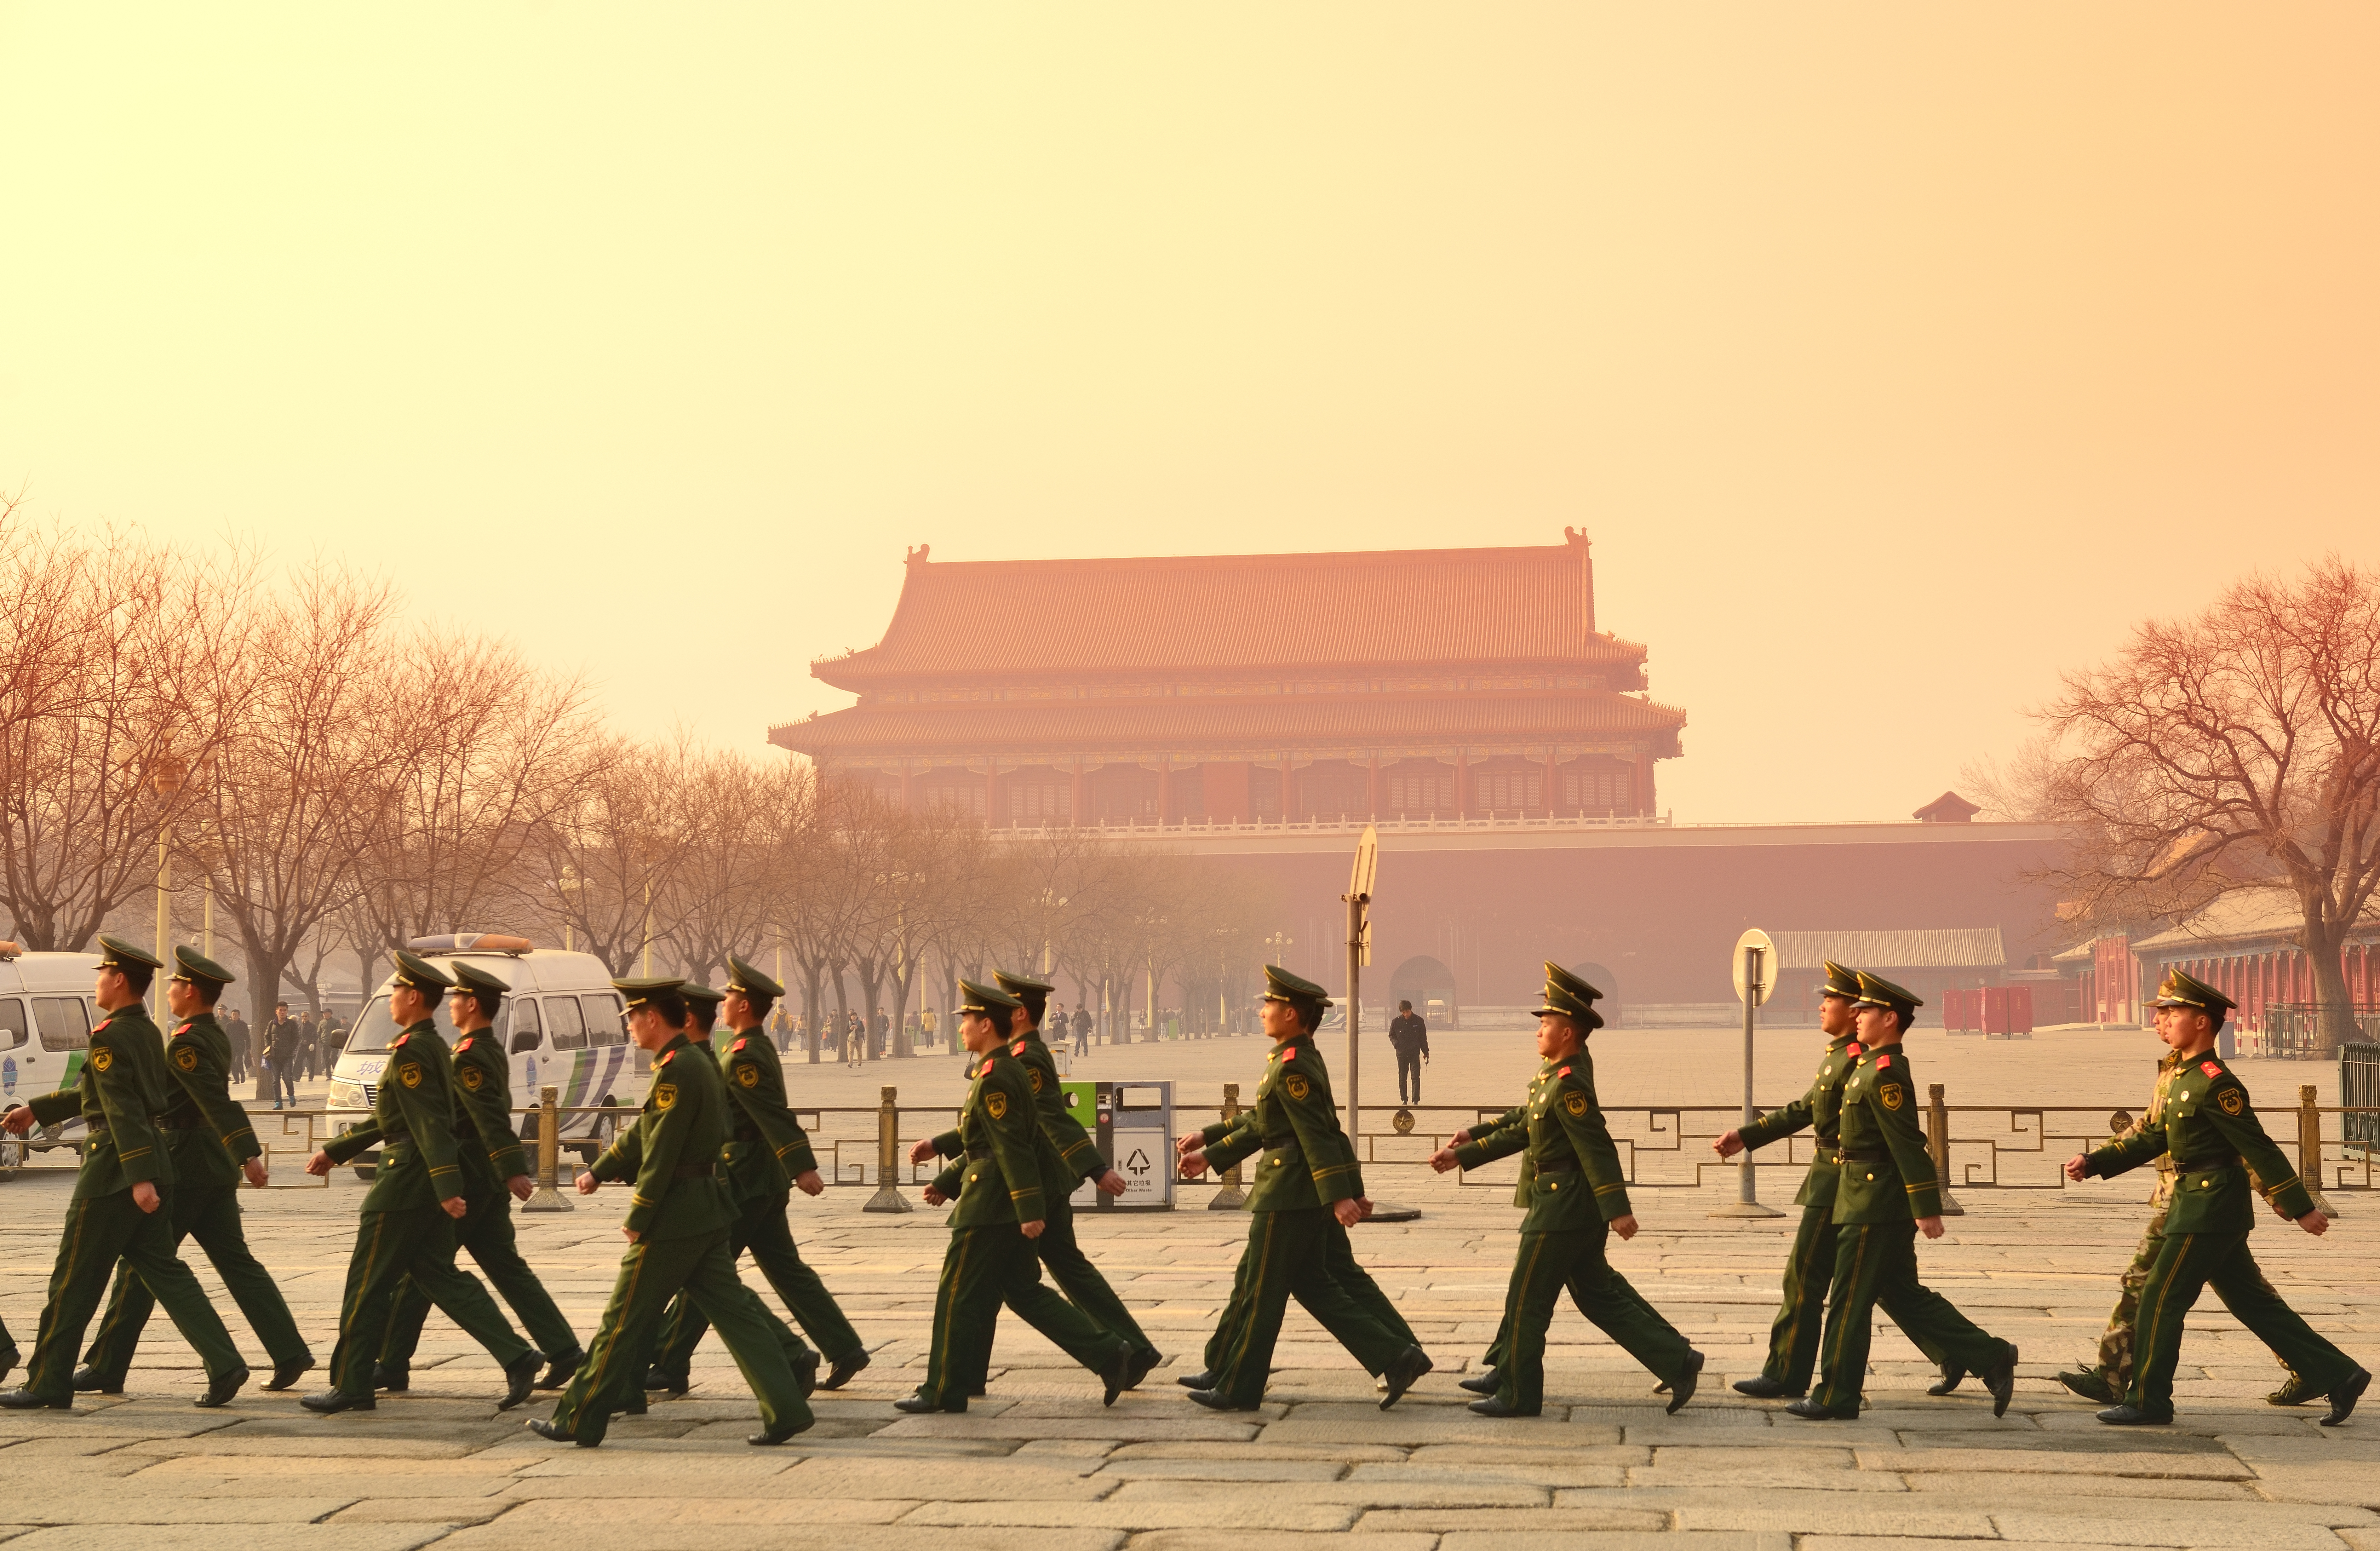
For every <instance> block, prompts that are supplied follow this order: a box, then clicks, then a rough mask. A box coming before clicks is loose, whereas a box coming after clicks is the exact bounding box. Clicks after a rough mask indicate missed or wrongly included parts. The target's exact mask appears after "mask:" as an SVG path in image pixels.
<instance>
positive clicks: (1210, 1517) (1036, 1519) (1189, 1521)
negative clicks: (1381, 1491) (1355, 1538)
mask: <svg viewBox="0 0 2380 1551" xmlns="http://www.w3.org/2000/svg"><path fill="white" fill-rule="evenodd" d="M1221 1507H1222V1505H1220V1504H1219V1503H1218V1502H1217V1499H1216V1496H1215V1495H1214V1494H1213V1493H1208V1494H1205V1495H1203V1496H1199V1497H1196V1498H1195V1499H1183V1498H1172V1499H1167V1500H1163V1501H1154V1502H1148V1501H1134V1502H1123V1501H1117V1500H1115V1499H1113V1498H1111V1499H1109V1500H1107V1501H1104V1502H1096V1503H969V1502H938V1503H926V1504H923V1505H921V1506H920V1507H918V1508H917V1509H916V1510H915V1511H913V1512H911V1513H910V1514H909V1515H908V1516H907V1517H906V1518H905V1519H903V1520H902V1521H901V1522H902V1523H903V1524H904V1525H925V1524H931V1525H939V1526H941V1527H943V1528H945V1529H953V1530H964V1531H965V1532H966V1534H965V1539H966V1540H967V1541H968V1542H970V1543H973V1542H974V1541H975V1540H976V1537H977V1531H978V1530H979V1529H985V1528H995V1527H1000V1526H1011V1527H1016V1528H1026V1527H1033V1528H1043V1529H1052V1530H1071V1529H1107V1530H1123V1531H1135V1530H1187V1529H1204V1530H1207V1531H1208V1533H1213V1528H1214V1526H1215V1525H1216V1523H1217V1522H1218V1521H1219V1518H1218V1513H1219V1509H1220V1508H1221ZM1224 1511H1225V1512H1226V1513H1228V1512H1230V1511H1232V1510H1230V1509H1225V1510H1224ZM1357 1512H1358V1510H1357V1509H1354V1508H1348V1507H1342V1506H1339V1505H1336V1504H1329V1503H1292V1504H1283V1505H1281V1506H1279V1507H1276V1508H1273V1509H1269V1511H1268V1512H1267V1514H1266V1516H1265V1524H1266V1527H1267V1528H1269V1529H1276V1530H1322V1531H1335V1530H1343V1529H1346V1528H1348V1527H1349V1526H1350V1525H1352V1524H1353V1523H1354V1521H1355V1516H1356V1513H1357ZM1222 1521H1223V1522H1231V1520H1230V1519H1229V1518H1228V1517H1226V1518H1225V1519H1223V1520H1222Z"/></svg>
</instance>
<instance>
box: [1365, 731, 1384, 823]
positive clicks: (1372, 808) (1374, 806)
mask: <svg viewBox="0 0 2380 1551" xmlns="http://www.w3.org/2000/svg"><path fill="white" fill-rule="evenodd" d="M1364 805H1365V806H1366V809H1367V810H1368V812H1369V814H1370V817H1372V818H1378V817H1380V751H1379V750H1378V749H1377V748H1376V749H1374V750H1372V775H1371V779H1370V780H1369V781H1367V782H1365V784H1364Z"/></svg>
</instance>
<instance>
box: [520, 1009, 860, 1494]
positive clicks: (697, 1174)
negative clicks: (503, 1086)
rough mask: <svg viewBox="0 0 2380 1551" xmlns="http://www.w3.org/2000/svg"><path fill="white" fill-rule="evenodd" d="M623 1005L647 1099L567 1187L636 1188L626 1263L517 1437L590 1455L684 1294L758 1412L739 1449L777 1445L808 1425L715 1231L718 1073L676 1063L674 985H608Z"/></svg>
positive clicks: (767, 1323)
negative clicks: (584, 1338)
mask: <svg viewBox="0 0 2380 1551" xmlns="http://www.w3.org/2000/svg"><path fill="white" fill-rule="evenodd" d="M612 984H613V986H614V987H616V988H618V989H619V990H620V992H621V994H622V996H623V997H625V999H626V1001H627V1008H628V1033H629V1035H630V1036H632V1037H633V1038H634V1039H635V1040H636V1042H637V1048H639V1049H642V1050H645V1051H647V1052H649V1053H650V1054H651V1056H652V1058H653V1071H652V1086H651V1087H650V1090H648V1091H647V1093H646V1095H645V1102H644V1109H643V1112H642V1113H641V1114H639V1115H638V1116H637V1123H636V1125H635V1127H634V1128H633V1129H630V1130H627V1131H624V1132H622V1133H620V1134H619V1136H618V1138H617V1139H615V1140H614V1141H613V1144H612V1145H611V1146H609V1147H607V1148H605V1149H604V1152H603V1156H602V1157H599V1158H597V1159H596V1160H595V1166H594V1167H593V1168H591V1169H588V1170H587V1171H586V1172H585V1173H583V1174H580V1175H579V1176H578V1191H579V1194H582V1195H592V1194H595V1192H596V1190H597V1189H598V1188H600V1187H601V1184H602V1182H603V1181H606V1180H628V1179H633V1180H634V1181H636V1185H635V1187H634V1189H633V1190H632V1191H631V1192H630V1194H629V1196H628V1213H627V1216H626V1218H624V1219H623V1220H622V1222H621V1225H620V1231H621V1232H623V1233H625V1235H627V1238H628V1252H627V1254H625V1255H623V1256H621V1258H620V1278H619V1280H618V1281H617V1282H615V1283H614V1284H613V1288H612V1297H611V1301H610V1302H608V1303H605V1304H604V1305H603V1318H602V1323H601V1325H600V1326H599V1327H597V1329H596V1332H595V1339H594V1340H593V1341H592V1342H590V1343H589V1346H588V1350H587V1361H586V1362H585V1363H581V1364H580V1365H579V1368H578V1371H577V1373H576V1374H575V1375H572V1376H571V1380H570V1385H569V1387H568V1388H566V1389H565V1390H564V1391H563V1392H562V1399H561V1400H560V1401H559V1402H557V1403H556V1404H555V1406H554V1408H553V1419H552V1420H551V1421H548V1420H545V1419H543V1418H539V1419H535V1420H532V1421H531V1422H530V1423H529V1428H530V1430H531V1431H533V1432H535V1433H536V1434H537V1435H538V1436H540V1437H545V1438H551V1439H553V1441H554V1442H556V1443H576V1444H577V1445H578V1446H579V1447H580V1448H594V1447H596V1446H597V1445H598V1444H600V1443H601V1442H602V1441H603V1435H604V1432H605V1431H606V1430H607V1429H608V1427H609V1426H610V1424H611V1420H612V1415H613V1412H617V1411H621V1410H624V1409H627V1408H628V1406H629V1405H630V1403H631V1401H632V1400H634V1401H637V1402H641V1401H642V1400H643V1398H644V1393H643V1389H642V1387H641V1384H640V1379H641V1375H642V1370H643V1368H644V1363H643V1354H644V1353H646V1352H649V1351H651V1350H652V1348H653V1342H654V1339H655V1338H656V1335H657V1333H658V1331H659V1329H660V1325H661V1318H662V1311H663V1309H664V1308H665V1307H666V1306H667V1305H668V1303H669V1301H670V1298H671V1296H672V1295H673V1294H674V1293H676V1292H677V1291H678V1290H681V1289H683V1290H686V1292H687V1293H688V1294H689V1295H690V1296H691V1297H692V1298H693V1299H694V1303H695V1306H696V1307H697V1308H698V1309H700V1310H701V1311H702V1315H703V1317H704V1318H705V1319H708V1320H709V1321H710V1323H711V1324H713V1325H715V1326H717V1327H719V1337H720V1339H722V1341H724V1342H726V1343H727V1351H728V1353H729V1355H731V1356H733V1357H734V1358H735V1366H736V1367H737V1368H738V1369H739V1370H740V1371H741V1372H742V1373H743V1375H744V1382H745V1383H746V1384H748V1385H750V1386H751V1387H752V1393H753V1395H754V1396H755V1397H756V1398H757V1399H758V1400H759V1402H760V1427H761V1430H760V1431H759V1432H757V1433H754V1434H752V1435H751V1436H749V1437H747V1439H746V1440H745V1441H747V1443H752V1444H757V1445H760V1446H763V1447H768V1446H772V1445H775V1444H781V1443H783V1442H784V1441H785V1440H786V1439H787V1438H790V1437H792V1436H794V1435H795V1434H796V1433H800V1432H804V1431H807V1429H808V1428H809V1427H810V1425H811V1424H813V1423H814V1422H816V1421H817V1418H816V1417H814V1416H813V1415H812V1414H811V1413H810V1408H809V1406H808V1405H807V1403H806V1402H805V1401H804V1400H803V1399H802V1386H801V1381H800V1380H799V1378H798V1377H797V1376H796V1375H795V1372H794V1366H793V1364H792V1363H790V1362H788V1361H787V1360H786V1353H785V1349H784V1347H783V1345H782V1344H781V1342H780V1338H779V1335H778V1333H777V1332H776V1331H775V1330H772V1329H771V1319H770V1316H769V1313H768V1311H767V1310H766V1309H764V1308H763V1307H761V1304H760V1300H759V1296H758V1295H757V1294H755V1293H754V1292H753V1290H751V1289H750V1288H748V1287H746V1286H745V1285H744V1283H743V1280H742V1278H739V1277H737V1276H736V1274H735V1254H734V1253H733V1252H731V1251H730V1250H729V1248H728V1231H729V1229H730V1227H731V1225H732V1224H733V1223H734V1222H735V1204H734V1201H733V1200H732V1198H731V1197H730V1196H729V1194H728V1192H727V1188H726V1184H725V1181H723V1180H722V1179H721V1177H720V1175H719V1162H718V1160H719V1157H720V1155H721V1151H722V1148H724V1147H725V1146H726V1145H727V1139H728V1135H729V1130H730V1120H729V1116H728V1110H727V1105H728V1099H727V1090H726V1086H725V1084H723V1083H722V1082H721V1081H720V1076H719V1068H718V1065H717V1064H716V1063H715V1062H714V1061H712V1060H710V1058H708V1057H707V1056H705V1055H702V1054H691V1055H690V1054H688V1052H689V1050H691V1049H692V1048H693V1042H692V1041H691V1040H690V1039H688V1038H687V1036H686V1021H687V1012H686V1000H685V998H684V996H683V995H682V994H681V991H682V988H683V986H684V985H685V982H684V981H681V980H677V979H650V980H614V981H613V982H612Z"/></svg>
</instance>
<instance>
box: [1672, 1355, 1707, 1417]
mask: <svg viewBox="0 0 2380 1551" xmlns="http://www.w3.org/2000/svg"><path fill="white" fill-rule="evenodd" d="M1702 1381H1703V1354H1702V1353H1701V1352H1699V1351H1688V1352H1687V1353H1686V1371H1685V1372H1684V1373H1682V1374H1680V1375H1678V1376H1677V1377H1675V1378H1673V1379H1671V1380H1670V1415H1671V1416H1675V1415H1677V1414H1678V1409H1679V1408H1680V1407H1681V1406H1683V1405H1684V1404H1685V1403H1686V1402H1687V1401H1688V1400H1693V1399H1694V1389H1695V1387H1696V1386H1698V1385H1700V1384H1701V1383H1702Z"/></svg>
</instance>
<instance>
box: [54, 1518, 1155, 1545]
mask: <svg viewBox="0 0 2380 1551" xmlns="http://www.w3.org/2000/svg"><path fill="white" fill-rule="evenodd" d="M514 1518H515V1515H513V1514H506V1515H505V1516H504V1518H502V1519H499V1520H497V1521H495V1522H493V1523H492V1524H482V1525H478V1526H475V1527H472V1528H468V1529H464V1530H459V1531H457V1532H455V1533H453V1534H451V1535H448V1536H447V1537H446V1538H445V1539H443V1540H441V1541H440V1542H438V1546H439V1551H556V1547H557V1537H561V1536H566V1540H565V1541H563V1542H562V1544H563V1545H564V1546H565V1551H953V1541H952V1536H951V1533H950V1531H948V1530H946V1529H933V1528H919V1527H917V1526H913V1525H905V1524H804V1523H800V1522H798V1521H796V1522H793V1523H784V1522H778V1523H770V1524H748V1525H733V1524H687V1525H678V1524H673V1523H669V1522H667V1521H661V1522H654V1521H643V1520H640V1521H633V1522H621V1523H614V1524H601V1525H587V1526H585V1527H583V1528H582V1527H577V1526H571V1527H567V1528H565V1527H563V1526H558V1525H556V1524H554V1523H553V1522H522V1523H519V1524H516V1523H514V1522H513V1520H514ZM1123 1543H1124V1535H1123V1532H1121V1531H1115V1530H1098V1529H1088V1530H1070V1529H1008V1528H1003V1527H1001V1526H996V1525H983V1526H977V1527H975V1528H971V1529H969V1530H968V1531H967V1533H966V1536H965V1541H964V1542H963V1543H962V1544H963V1545H964V1547H965V1551H1118V1548H1119V1547H1121V1546H1122V1545H1123ZM325 1544H326V1545H328V1544H329V1543H325ZM42 1551H47V1548H42ZM59 1551H66V1548H65V1547H60V1548H59ZM226 1551H230V1548H226Z"/></svg>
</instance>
